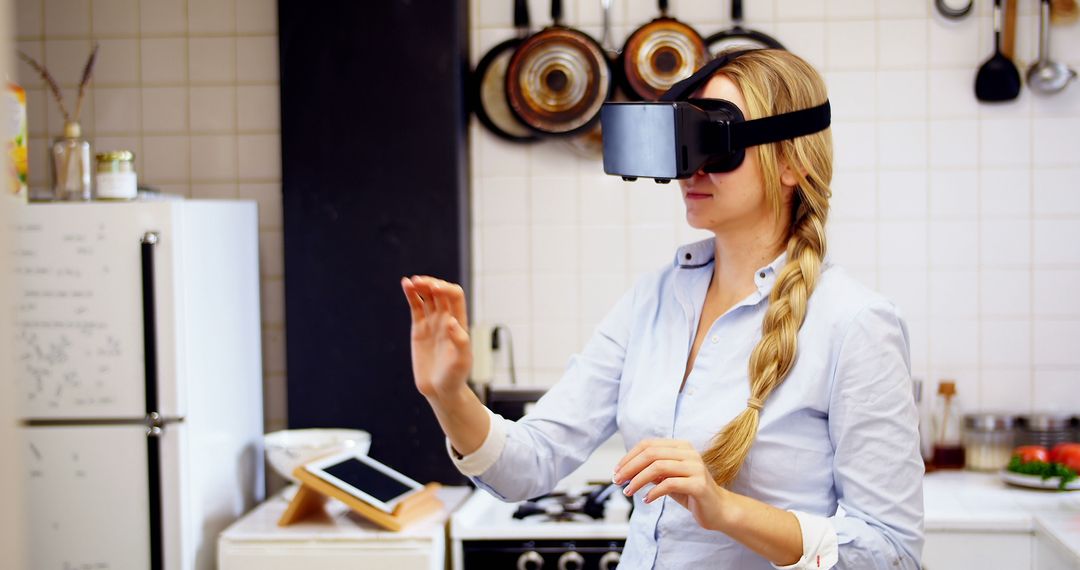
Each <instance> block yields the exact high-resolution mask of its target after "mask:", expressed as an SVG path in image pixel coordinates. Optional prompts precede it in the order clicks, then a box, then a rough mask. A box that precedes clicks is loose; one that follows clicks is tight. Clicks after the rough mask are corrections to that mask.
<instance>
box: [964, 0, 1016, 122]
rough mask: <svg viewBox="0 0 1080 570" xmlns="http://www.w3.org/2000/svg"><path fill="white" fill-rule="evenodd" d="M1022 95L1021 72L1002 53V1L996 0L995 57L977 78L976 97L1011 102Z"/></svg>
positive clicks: (981, 68) (986, 64) (983, 66)
mask: <svg viewBox="0 0 1080 570" xmlns="http://www.w3.org/2000/svg"><path fill="white" fill-rule="evenodd" d="M1019 95H1020V72H1019V71H1018V70H1017V69H1016V65H1015V64H1013V62H1012V60H1011V59H1009V58H1007V57H1005V54H1003V53H1001V0H994V55H993V56H992V57H991V58H990V59H988V60H986V63H984V64H982V67H980V68H979V73H978V75H976V76H975V97H977V98H978V99H979V100H980V101H1011V100H1013V99H1016V98H1017V97H1018V96H1019Z"/></svg>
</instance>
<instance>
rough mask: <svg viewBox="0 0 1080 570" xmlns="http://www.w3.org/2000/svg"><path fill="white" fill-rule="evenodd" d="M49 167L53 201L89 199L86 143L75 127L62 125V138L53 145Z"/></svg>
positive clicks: (88, 163)
mask: <svg viewBox="0 0 1080 570" xmlns="http://www.w3.org/2000/svg"><path fill="white" fill-rule="evenodd" d="M50 167H51V168H50V171H51V173H52V182H53V198H54V199H56V200H89V199H90V192H91V186H90V142H89V141H87V140H85V139H83V138H82V129H81V128H80V127H79V123H76V122H68V123H66V124H65V125H64V136H62V137H60V138H58V139H56V140H55V141H53V145H52V160H51V161H50Z"/></svg>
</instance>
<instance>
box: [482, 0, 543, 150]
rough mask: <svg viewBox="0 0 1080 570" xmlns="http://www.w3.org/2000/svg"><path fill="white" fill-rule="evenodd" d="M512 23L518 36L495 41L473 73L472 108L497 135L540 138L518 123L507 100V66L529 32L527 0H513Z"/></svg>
mask: <svg viewBox="0 0 1080 570" xmlns="http://www.w3.org/2000/svg"><path fill="white" fill-rule="evenodd" d="M514 27H515V28H517V37H514V38H510V39H508V40H504V41H502V42H500V43H498V44H497V45H496V46H495V47H493V48H491V49H490V50H488V52H487V53H485V54H484V57H483V58H481V59H480V63H478V64H477V65H476V70H475V71H473V76H472V89H471V91H472V94H471V96H472V108H473V110H474V111H475V112H476V118H477V119H479V120H480V124H482V125H484V126H485V127H487V129H488V130H489V131H491V132H492V133H494V134H495V135H496V136H498V137H499V138H502V139H505V140H508V141H511V142H522V143H527V142H535V141H537V140H539V138H538V137H537V136H536V134H535V133H533V131H531V130H530V129H529V128H528V127H526V126H525V125H524V124H522V123H521V121H519V120H518V118H517V117H516V116H515V115H514V112H513V111H511V110H510V105H509V104H508V103H507V101H506V68H507V65H509V63H510V58H511V57H512V56H513V55H514V50H516V49H517V47H518V46H519V45H521V42H522V41H523V40H524V39H525V37H526V36H528V35H529V7H528V4H527V2H526V0H514Z"/></svg>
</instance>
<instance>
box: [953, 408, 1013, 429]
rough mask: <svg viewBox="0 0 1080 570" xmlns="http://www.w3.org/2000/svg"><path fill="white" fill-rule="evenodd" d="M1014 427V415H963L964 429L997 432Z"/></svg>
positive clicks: (987, 413)
mask: <svg viewBox="0 0 1080 570" xmlns="http://www.w3.org/2000/svg"><path fill="white" fill-rule="evenodd" d="M1014 425H1016V416H1015V415H1014V414H999V413H992V412H984V413H978V414H965V415H964V427H966V428H968V429H976V430H980V431H998V430H1007V429H1012V427H1013V426H1014Z"/></svg>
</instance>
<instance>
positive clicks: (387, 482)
mask: <svg viewBox="0 0 1080 570" xmlns="http://www.w3.org/2000/svg"><path fill="white" fill-rule="evenodd" d="M323 471H326V472H327V473H329V474H331V475H333V476H334V477H337V478H338V479H341V480H342V481H344V482H346V483H348V484H349V485H352V486H353V487H356V488H357V489H360V490H361V491H363V492H365V493H367V494H369V495H371V496H372V497H375V498H376V499H378V500H380V501H382V502H384V503H388V502H390V501H392V500H393V499H394V498H395V497H397V496H399V495H403V494H405V493H408V492H409V491H412V490H413V488H412V487H410V486H408V485H406V484H405V483H402V482H401V481H398V480H397V479H394V478H393V477H391V476H389V475H387V474H385V473H383V472H382V471H379V470H377V469H375V468H374V467H371V466H370V465H368V464H366V463H361V462H360V461H359V460H357V459H346V460H345V461H342V462H341V463H335V464H334V465H330V466H328V467H324V468H323Z"/></svg>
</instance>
